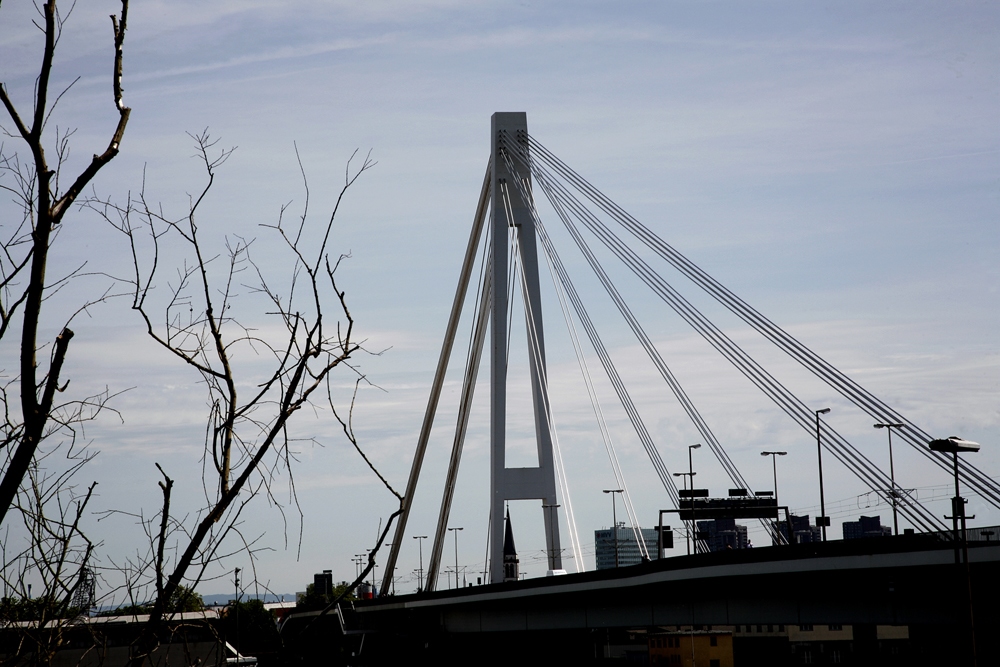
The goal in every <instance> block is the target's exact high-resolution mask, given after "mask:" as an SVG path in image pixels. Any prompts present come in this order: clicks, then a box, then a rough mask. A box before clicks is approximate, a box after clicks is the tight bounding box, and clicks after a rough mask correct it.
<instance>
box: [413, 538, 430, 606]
mask: <svg viewBox="0 0 1000 667" xmlns="http://www.w3.org/2000/svg"><path fill="white" fill-rule="evenodd" d="M413 539H415V540H417V544H419V545H420V569H419V570H417V584H418V586H419V589H420V591H421V592H422V591H423V590H424V540H426V539H427V536H426V535H414V536H413Z"/></svg>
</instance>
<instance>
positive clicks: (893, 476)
mask: <svg viewBox="0 0 1000 667" xmlns="http://www.w3.org/2000/svg"><path fill="white" fill-rule="evenodd" d="M875 428H884V429H885V430H886V431H887V432H888V433H889V479H890V480H891V483H892V491H891V493H892V531H893V534H894V535H899V516H898V515H897V513H896V502H897V498H898V495H897V494H896V468H895V466H894V465H893V462H892V429H894V428H903V425H902V424H893V423H885V424H882V423H878V424H875Z"/></svg>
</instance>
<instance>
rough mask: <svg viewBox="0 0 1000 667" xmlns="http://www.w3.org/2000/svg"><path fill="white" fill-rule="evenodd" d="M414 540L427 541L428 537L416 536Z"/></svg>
mask: <svg viewBox="0 0 1000 667" xmlns="http://www.w3.org/2000/svg"><path fill="white" fill-rule="evenodd" d="M413 539H415V540H426V539H427V536H426V535H414V536H413Z"/></svg>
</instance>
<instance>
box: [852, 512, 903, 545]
mask: <svg viewBox="0 0 1000 667" xmlns="http://www.w3.org/2000/svg"><path fill="white" fill-rule="evenodd" d="M890 535H892V527H891V526H883V525H882V517H881V516H863V517H861V518H860V520H858V521H845V522H844V539H845V540H857V539H860V538H862V537H888V536H890Z"/></svg>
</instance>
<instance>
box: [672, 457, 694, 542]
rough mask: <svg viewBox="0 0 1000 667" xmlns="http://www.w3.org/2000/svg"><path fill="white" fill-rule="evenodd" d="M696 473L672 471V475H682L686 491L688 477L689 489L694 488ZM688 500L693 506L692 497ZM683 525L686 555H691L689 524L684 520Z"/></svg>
mask: <svg viewBox="0 0 1000 667" xmlns="http://www.w3.org/2000/svg"><path fill="white" fill-rule="evenodd" d="M696 474H698V473H694V472H675V473H674V477H683V478H684V490H685V491H687V488H688V483H687V482H688V477H690V478H691V489H692V490H693V489H694V476H695V475H696ZM689 500H690V502H691V506H692V507H694V498H693V497H692V498H689ZM684 525H685V526H687V530H685V531H684V536H685V542H687V555H688V556H690V555H691V526H690V524H688V522H686V521H685V522H684Z"/></svg>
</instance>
